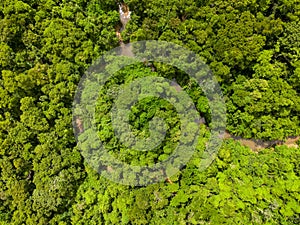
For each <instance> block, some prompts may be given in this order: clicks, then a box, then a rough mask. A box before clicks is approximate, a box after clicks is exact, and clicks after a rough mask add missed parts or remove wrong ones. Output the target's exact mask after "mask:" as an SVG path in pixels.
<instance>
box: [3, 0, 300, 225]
mask: <svg viewBox="0 0 300 225" xmlns="http://www.w3.org/2000/svg"><path fill="white" fill-rule="evenodd" d="M124 2H125V3H126V4H127V5H128V7H129V9H130V11H131V12H132V14H131V20H130V21H129V22H128V24H127V25H126V29H125V30H124V31H122V34H121V35H122V39H123V41H124V43H129V42H135V41H142V40H161V41H168V42H172V43H175V44H178V45H180V46H183V47H185V48H187V49H189V50H191V51H193V52H195V53H197V54H198V55H199V56H201V57H202V58H203V60H204V61H205V62H206V64H207V65H209V67H210V68H211V69H212V71H213V74H214V75H215V76H216V78H217V80H218V82H219V84H220V86H221V88H222V91H223V94H224V98H225V101H226V106H227V127H226V129H227V130H228V132H229V133H230V134H231V135H236V136H241V137H243V138H248V139H250V138H256V139H261V140H279V141H282V140H285V139H286V138H287V137H289V136H299V135H300V95H299V94H300V1H299V0H274V1H271V0H263V1H258V0H253V1H246V0H242V1H238V0H214V1H212V0H174V1H167V0H147V1H145V0H126V1H124ZM118 10H119V8H118V5H117V2H116V1H114V0H105V1H100V0H97V1H96V0H89V1H87V0H71V1H67V0H39V1H37V0H2V1H1V3H0V33H1V35H0V177H1V179H0V224H1V225H6V224H14V225H17V224H20V225H21V224H28V225H36V224H39V225H46V224H59V225H67V224H76V225H77V224H78V225H79V224H97V225H98V224H170V225H171V224H216V225H218V224H287V225H288V224H299V223H300V193H299V190H300V167H299V160H300V155H299V154H300V148H299V147H298V148H297V147H293V148H288V147H287V146H274V147H273V148H269V149H264V150H262V151H260V152H253V151H251V149H249V148H247V147H244V146H242V145H240V144H239V143H238V142H236V141H234V140H232V139H229V140H225V141H224V143H223V145H222V148H221V149H220V151H219V153H218V155H217V157H216V159H215V161H214V162H213V164H212V165H211V166H210V167H209V168H208V169H207V170H205V171H202V172H201V171H200V170H199V168H198V166H199V163H200V161H201V157H202V153H203V151H204V150H205V145H206V142H207V140H208V138H209V136H210V133H209V125H210V120H211V117H210V110H209V107H208V103H207V99H206V98H205V96H204V95H203V92H202V91H201V89H200V88H199V87H198V86H196V85H191V84H190V83H189V80H188V79H187V77H186V74H185V73H184V72H182V71H180V70H178V69H176V68H173V67H170V66H167V65H164V64H161V63H158V62H151V63H150V66H149V64H147V63H144V64H143V63H140V64H135V65H133V66H131V67H127V68H124V69H123V70H121V71H119V73H118V74H117V75H116V76H115V79H112V80H110V81H109V82H107V83H106V87H107V89H106V90H112V89H113V88H114V87H116V86H117V85H120V84H122V83H126V82H130V81H131V80H133V79H136V78H141V77H143V76H148V75H149V76H150V75H151V76H164V77H166V78H168V79H170V80H172V79H175V80H176V82H177V83H178V84H179V85H180V86H181V87H182V89H183V90H184V91H186V92H187V93H188V94H189V95H190V97H191V98H192V100H193V101H194V103H195V105H196V108H197V110H198V112H199V114H200V115H201V116H202V117H204V118H205V120H206V121H207V124H206V125H204V124H201V125H199V128H200V131H201V138H200V140H199V143H198V144H197V148H196V151H195V154H194V156H193V158H192V160H190V162H189V163H188V164H187V165H186V166H185V168H184V169H182V170H181V171H180V172H178V173H177V174H176V175H174V176H172V177H168V178H167V177H166V179H167V181H166V182H160V183H157V184H152V185H149V186H146V187H133V186H124V185H120V184H116V183H113V182H111V181H109V180H107V179H105V178H104V177H102V176H100V175H99V174H98V173H97V172H96V171H94V170H93V169H92V168H91V166H90V165H89V164H88V163H86V162H85V161H84V158H83V157H82V155H81V152H80V150H79V149H78V147H77V143H76V139H75V137H74V133H73V126H72V119H73V118H72V103H73V100H74V96H75V92H76V89H77V86H78V83H79V81H80V79H81V77H82V76H83V75H84V73H85V71H86V70H87V68H89V67H90V66H91V65H92V64H93V63H94V62H95V61H96V60H97V59H98V58H99V57H100V56H101V55H102V54H103V53H104V52H106V51H109V50H111V49H113V48H115V47H117V46H119V44H120V40H119V39H118V36H117V35H116V29H117V28H118V27H120V26H121V24H120V18H119V12H118ZM153 68H154V69H153ZM109 94H110V92H107V93H105V92H100V93H99V95H100V96H101V97H99V100H98V105H97V110H98V111H97V112H98V117H97V121H96V122H97V126H98V129H99V138H101V140H102V141H103V142H104V143H105V144H106V145H107V146H109V147H110V149H111V151H112V152H111V154H112V155H115V156H116V157H119V159H122V160H123V161H124V162H127V163H133V164H144V165H146V164H153V163H156V162H157V161H161V160H164V159H166V158H167V157H168V156H169V155H170V154H171V153H172V151H173V149H174V145H176V143H177V141H178V136H179V133H180V122H179V121H178V116H177V115H176V110H174V107H172V105H170V104H169V103H168V102H166V101H163V100H159V99H144V100H143V101H141V102H139V103H138V104H137V105H135V107H133V109H132V113H131V114H130V123H131V124H132V126H133V128H134V129H135V130H136V132H137V133H138V134H139V135H141V136H143V135H144V136H147V135H148V133H147V130H148V128H149V123H148V121H149V120H150V119H151V118H152V117H153V115H154V114H155V113H157V114H159V115H160V116H162V117H163V118H165V120H166V121H167V122H168V126H169V127H170V128H171V129H170V132H169V133H168V135H167V136H166V140H164V143H163V144H164V145H162V146H160V148H158V149H156V150H157V151H149V152H147V153H135V152H133V151H128V149H126V148H125V147H124V146H122V145H121V144H119V143H117V144H116V142H115V138H114V136H113V132H112V130H111V127H110V121H109V118H108V116H109V114H108V112H109V109H110V107H111V105H112V102H113V98H112V95H109ZM150 109H151V110H150Z"/></svg>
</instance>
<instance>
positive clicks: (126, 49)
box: [116, 3, 300, 151]
mask: <svg viewBox="0 0 300 225" xmlns="http://www.w3.org/2000/svg"><path fill="white" fill-rule="evenodd" d="M118 7H119V13H120V21H121V23H122V27H119V28H117V30H116V35H117V37H118V39H119V43H120V47H121V49H122V55H125V56H128V57H134V54H133V52H132V48H131V45H130V44H127V45H125V44H124V42H123V40H122V35H121V33H122V31H124V30H125V29H126V25H127V23H128V22H129V21H130V16H131V13H132V12H131V11H129V7H128V6H127V5H126V4H125V3H119V4H118ZM175 86H176V87H175V88H178V89H181V87H180V86H179V85H178V84H177V83H176V84H175ZM224 138H225V139H229V138H232V139H234V140H236V141H239V142H240V143H241V144H242V145H244V146H247V147H249V148H250V149H252V150H253V151H259V150H260V149H264V148H271V147H275V146H278V145H286V146H287V147H291V148H292V147H293V148H298V147H299V146H298V145H297V141H298V140H300V136H298V137H288V138H287V139H286V141H280V140H274V141H264V140H255V139H246V138H242V137H238V136H234V135H231V134H230V133H228V132H226V133H225V135H224Z"/></svg>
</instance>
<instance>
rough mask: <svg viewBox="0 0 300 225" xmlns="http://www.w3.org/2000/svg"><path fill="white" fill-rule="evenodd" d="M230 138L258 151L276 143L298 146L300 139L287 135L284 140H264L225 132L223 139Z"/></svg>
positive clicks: (292, 146)
mask: <svg viewBox="0 0 300 225" xmlns="http://www.w3.org/2000/svg"><path fill="white" fill-rule="evenodd" d="M229 138H232V139H234V140H236V141H238V142H240V143H241V144H242V145H244V146H247V147H249V148H250V149H252V150H253V151H259V150H261V149H264V148H271V147H275V146H278V145H285V146H287V147H289V148H298V147H299V146H298V145H297V141H298V140H300V137H288V138H287V139H286V140H285V141H279V140H274V141H264V140H257V139H246V138H242V137H237V136H234V135H231V134H230V133H228V132H226V133H225V135H224V139H229Z"/></svg>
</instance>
